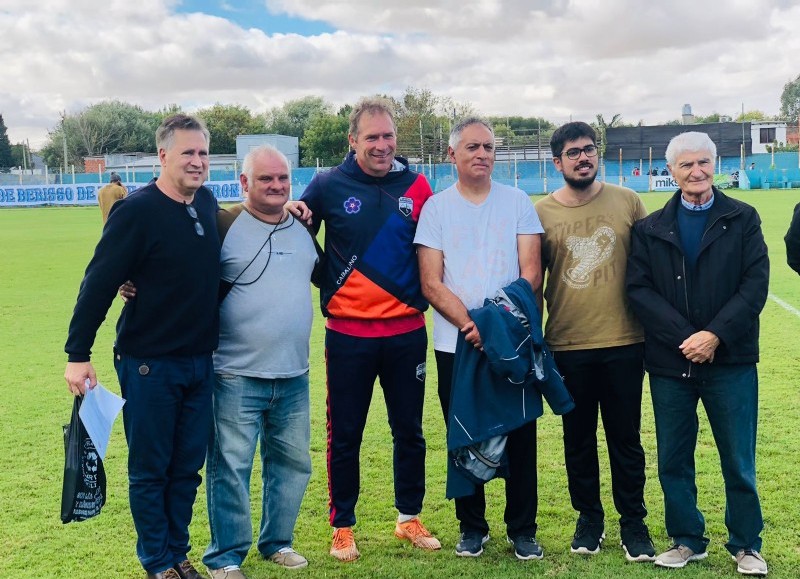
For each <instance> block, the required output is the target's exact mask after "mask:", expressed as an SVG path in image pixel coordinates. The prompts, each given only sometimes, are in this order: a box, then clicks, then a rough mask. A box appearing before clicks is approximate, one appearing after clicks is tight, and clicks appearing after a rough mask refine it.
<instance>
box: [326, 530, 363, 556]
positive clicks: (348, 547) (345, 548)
mask: <svg viewBox="0 0 800 579" xmlns="http://www.w3.org/2000/svg"><path fill="white" fill-rule="evenodd" d="M331 555H333V556H334V557H336V558H337V559H339V561H342V562H343V563H347V562H349V561H355V560H356V559H358V558H359V557H360V556H361V553H359V552H358V548H357V547H356V539H355V537H353V529H352V528H351V527H342V528H341V529H335V530H334V531H333V544H332V545H331Z"/></svg>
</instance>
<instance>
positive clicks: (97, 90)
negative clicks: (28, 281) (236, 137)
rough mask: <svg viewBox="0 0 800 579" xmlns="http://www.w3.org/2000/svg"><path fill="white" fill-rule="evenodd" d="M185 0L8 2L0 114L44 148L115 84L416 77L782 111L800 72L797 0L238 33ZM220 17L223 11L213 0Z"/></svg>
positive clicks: (250, 91) (405, 81)
mask: <svg viewBox="0 0 800 579" xmlns="http://www.w3.org/2000/svg"><path fill="white" fill-rule="evenodd" d="M176 5H177V0H140V1H138V2H135V3H132V2H129V1H128V0H109V1H107V2H104V3H103V4H102V6H101V7H99V8H98V3H97V2H95V1H90V0H78V1H74V2H70V3H69V4H68V5H67V3H65V2H63V0H42V1H40V2H36V3H23V2H16V3H13V4H12V3H10V2H8V0H0V31H2V33H0V78H2V79H3V82H2V83H1V84H0V114H3V117H4V120H5V123H6V125H7V126H8V127H9V137H10V138H11V141H12V142H17V141H19V140H22V139H24V138H30V140H31V144H32V145H33V146H38V145H41V144H42V143H43V141H44V139H45V138H46V133H47V130H48V129H50V128H53V127H54V126H55V125H56V124H57V123H58V119H59V117H60V114H61V112H62V111H65V110H66V111H76V110H79V109H81V108H82V107H84V106H86V105H87V104H90V103H93V102H97V101H100V100H104V99H112V98H118V99H121V100H124V101H127V102H131V103H135V104H139V105H141V106H143V107H145V108H148V109H153V110H154V109H158V108H161V107H163V106H165V105H168V104H170V103H178V104H180V105H182V106H184V107H187V108H189V109H190V110H191V109H192V108H198V107H202V106H208V105H210V104H213V103H215V102H222V103H237V104H243V105H246V106H249V107H251V109H253V110H254V111H256V112H262V111H264V110H265V109H266V108H268V107H271V106H275V105H279V104H281V103H282V102H284V101H285V100H288V99H291V98H298V97H300V96H304V95H307V94H319V95H322V96H324V97H325V98H327V99H329V100H331V101H332V102H333V103H334V104H336V105H341V104H344V103H347V102H354V101H355V100H356V99H357V98H358V97H360V96H362V95H365V94H372V93H376V92H384V93H390V94H395V95H399V94H401V93H402V91H403V89H404V88H405V87H407V86H416V87H425V88H430V89H431V90H433V91H434V92H435V93H437V94H440V95H442V96H450V97H452V98H453V99H455V100H456V101H469V102H471V103H473V104H474V105H475V106H476V108H477V109H478V110H480V111H481V112H483V113H484V114H498V115H503V114H509V115H511V114H517V115H526V116H534V115H535V116H543V117H545V118H549V119H551V120H552V121H554V122H563V121H566V120H568V119H569V118H570V117H571V118H574V119H585V120H590V119H593V118H594V116H595V115H596V114H598V113H602V114H604V115H606V116H610V115H613V114H615V113H621V114H622V116H623V118H624V119H625V120H626V121H629V122H632V121H638V120H644V121H645V122H646V123H657V122H662V121H666V120H669V119H674V118H678V117H679V115H680V110H681V106H682V105H683V104H684V103H690V104H692V106H693V109H694V111H695V113H697V114H709V113H711V112H714V111H717V112H720V113H723V114H730V115H735V114H737V113H738V112H739V111H740V109H741V106H742V103H744V106H745V108H746V109H747V110H751V109H761V110H763V111H765V112H766V113H768V114H775V113H777V111H778V108H779V98H780V93H781V91H782V89H783V85H784V84H785V83H786V82H787V81H789V80H792V79H793V78H795V77H796V76H797V75H798V73H800V67H798V65H797V60H796V58H795V55H796V54H798V53H799V52H800V37H798V35H797V34H796V31H795V30H794V29H793V28H794V27H795V23H797V22H800V7H798V6H796V3H795V2H793V1H791V0H762V1H761V2H759V3H757V5H756V4H754V3H752V2H751V1H749V0H748V1H745V0H707V1H706V2H704V3H702V5H701V4H700V3H698V2H697V0H673V1H672V2H670V3H643V2H639V1H638V0H553V1H548V0H532V1H531V0H528V1H526V0H506V1H502V0H459V1H457V0H440V1H438V2H436V1H430V0H407V1H406V2H404V3H397V2H396V1H391V2H390V1H388V0H371V1H366V0H348V1H345V0H333V1H330V2H325V3H324V4H322V5H320V3H318V2H316V1H315V0H291V1H290V0H265V9H269V10H270V11H272V12H273V13H280V14H288V15H290V16H296V17H302V18H305V19H316V20H321V21H323V22H325V23H326V24H328V25H329V26H331V27H333V28H335V29H337V30H338V32H335V33H332V34H321V35H317V36H309V37H304V36H300V35H297V34H274V35H267V34H265V33H263V32H262V31H260V30H257V29H249V30H245V29H242V28H241V27H239V26H237V25H235V24H233V23H232V22H230V21H228V20H225V19H224V18H221V17H217V16H213V15H208V14H199V13H196V14H188V15H187V14H178V13H176V12H175V7H176ZM220 13H221V14H222V15H223V16H224V14H225V11H224V10H223V11H221V12H220Z"/></svg>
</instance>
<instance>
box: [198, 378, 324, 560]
mask: <svg viewBox="0 0 800 579" xmlns="http://www.w3.org/2000/svg"><path fill="white" fill-rule="evenodd" d="M310 439H311V422H310V416H309V394H308V373H306V374H303V375H301V376H297V377H296V378H282V379H263V378H250V377H247V376H233V375H229V374H217V383H216V386H215V387H214V432H213V433H212V438H211V443H210V445H209V447H208V464H207V466H206V494H207V497H208V520H209V524H210V526H211V543H210V544H209V546H208V549H206V552H205V555H203V563H204V564H205V565H206V566H207V567H209V568H211V569H220V568H222V567H226V566H228V565H241V564H242V561H244V558H245V557H246V556H247V552H248V551H249V550H250V546H251V545H252V544H253V528H252V524H251V518H250V475H251V472H252V469H253V455H254V454H255V450H256V442H259V443H260V448H261V468H262V470H261V479H262V496H261V528H260V531H259V535H258V551H259V552H260V553H261V554H262V555H263V556H265V557H269V556H270V555H272V554H273V553H275V552H276V551H278V550H279V549H281V548H283V547H291V546H292V535H293V533H294V525H295V522H296V521H297V515H298V513H299V512H300V503H301V502H302V500H303V494H304V493H305V490H306V485H307V484H308V479H309V478H310V476H311V455H310V452H309V444H310Z"/></svg>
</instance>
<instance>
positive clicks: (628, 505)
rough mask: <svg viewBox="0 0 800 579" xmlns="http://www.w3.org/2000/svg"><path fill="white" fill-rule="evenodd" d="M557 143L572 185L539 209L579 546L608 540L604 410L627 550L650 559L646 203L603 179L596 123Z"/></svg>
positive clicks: (573, 126)
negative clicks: (638, 257)
mask: <svg viewBox="0 0 800 579" xmlns="http://www.w3.org/2000/svg"><path fill="white" fill-rule="evenodd" d="M550 147H551V149H552V152H553V163H554V164H555V166H556V169H558V170H559V172H561V174H562V175H563V177H564V182H565V184H564V186H563V187H561V188H560V189H558V190H557V191H555V192H554V193H552V194H551V195H548V196H547V197H546V198H544V199H541V200H540V201H538V202H537V203H536V211H537V213H538V214H539V219H540V220H541V222H542V225H543V227H544V235H542V265H543V267H545V268H546V270H547V280H546V284H545V290H544V297H545V300H546V302H547V315H548V317H547V322H546V324H545V341H546V342H547V344H548V346H550V349H551V350H552V351H553V355H554V357H555V361H556V364H557V365H558V368H559V371H560V372H561V373H562V374H563V375H564V384H565V385H566V387H567V389H568V390H569V392H570V394H572V397H573V398H574V399H575V405H576V406H575V410H573V411H572V412H570V413H568V414H565V415H564V416H563V417H562V419H563V427H564V455H565V462H566V467H567V478H568V483H569V493H570V498H571V500H572V506H573V508H574V509H575V510H577V511H578V513H579V517H578V522H577V525H576V529H575V535H574V538H573V540H572V545H571V551H572V552H573V553H578V554H583V555H595V554H597V553H599V552H600V544H601V543H602V541H603V539H604V538H605V532H604V531H605V526H604V511H603V505H602V503H601V501H600V468H599V463H598V456H597V414H598V408H599V410H600V414H601V416H602V418H603V427H604V429H605V433H606V441H607V445H608V454H609V459H610V465H611V482H612V492H613V497H614V505H615V507H616V509H617V511H618V512H619V514H620V537H621V543H622V548H623V550H624V552H625V556H626V557H627V559H628V560H630V561H652V560H653V559H654V557H655V549H654V547H653V542H652V540H651V539H650V534H649V532H648V529H647V526H646V525H645V523H644V518H645V516H646V515H647V510H646V508H645V506H644V483H645V473H644V468H645V459H644V451H643V449H642V445H641V442H640V438H639V427H640V423H641V403H642V380H643V378H644V361H643V353H644V352H643V341H644V334H643V332H642V328H641V327H640V325H639V323H638V322H637V320H636V318H635V317H634V315H633V313H632V312H631V310H630V308H629V307H628V303H627V300H626V297H625V268H626V264H627V258H628V252H629V250H630V230H631V227H632V226H633V223H634V222H635V221H637V220H638V219H641V218H642V217H644V216H645V215H646V211H645V209H644V205H643V204H642V202H641V200H640V199H639V196H638V195H637V194H636V193H635V192H633V191H631V190H630V189H626V188H623V187H617V186H614V185H609V184H607V183H602V182H600V181H597V180H596V177H597V165H598V163H597V160H598V155H597V153H598V149H597V144H596V137H595V132H594V130H593V129H592V128H591V127H590V126H589V125H587V124H586V123H582V122H571V123H567V124H566V125H564V126H562V127H560V128H559V129H557V130H556V131H555V133H553V137H552V139H551V141H550Z"/></svg>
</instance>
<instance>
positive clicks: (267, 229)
mask: <svg viewBox="0 0 800 579" xmlns="http://www.w3.org/2000/svg"><path fill="white" fill-rule="evenodd" d="M240 181H241V185H242V188H243V190H244V193H245V197H246V200H245V201H244V203H242V204H241V205H237V206H235V207H233V208H232V209H229V210H227V211H222V212H220V214H219V219H218V223H219V230H220V237H221V238H222V249H221V258H220V259H221V266H222V286H221V288H222V291H221V292H220V297H222V296H224V297H222V303H221V304H220V336H219V348H218V349H217V351H216V352H215V353H214V371H215V373H216V385H215V388H214V435H213V438H212V440H211V442H210V445H209V449H208V460H207V469H206V485H207V487H206V490H207V495H208V518H209V524H210V527H211V543H210V544H209V546H208V549H207V550H206V552H205V555H204V556H203V563H204V564H205V565H206V567H208V570H209V573H210V574H211V576H212V577H226V578H228V579H230V578H241V577H244V574H243V573H242V571H241V570H240V569H239V566H240V565H241V564H242V561H244V559H245V557H246V556H247V553H248V551H249V550H250V546H251V545H252V542H253V532H252V528H251V517H250V475H251V472H252V467H253V454H254V453H255V449H256V442H260V448H261V461H262V469H261V478H262V483H263V489H262V501H263V506H262V520H261V526H260V530H259V534H258V542H257V548H258V551H259V553H260V554H261V555H262V556H263V557H264V558H266V559H268V560H271V561H273V562H275V563H277V564H278V565H281V566H283V567H287V568H300V567H305V566H306V565H307V564H308V561H306V559H305V558H304V557H303V556H302V555H300V554H298V553H296V552H295V551H294V550H293V549H292V538H293V533H294V526H295V522H296V521H297V515H298V513H299V511H300V503H301V501H302V499H303V494H304V493H305V489H306V485H307V484H308V479H309V477H310V475H311V457H310V453H309V440H310V420H309V390H308V353H309V345H308V343H309V337H310V334H311V321H312V319H313V312H312V305H311V287H310V283H309V282H310V279H311V273H312V271H313V269H314V267H315V264H316V262H317V252H316V248H315V245H314V242H313V240H312V237H311V235H310V234H309V232H308V230H306V229H305V227H304V226H303V224H302V223H300V222H299V221H297V220H295V218H294V216H293V215H291V214H290V213H289V212H287V211H286V210H285V209H284V204H285V203H286V201H287V200H288V198H289V188H290V183H291V180H290V173H289V164H288V162H287V160H286V157H284V156H283V154H282V153H280V152H279V151H278V150H277V149H274V148H272V147H259V148H256V149H254V150H252V151H251V152H250V153H249V154H248V155H247V156H246V157H245V159H244V163H243V165H242V175H241V177H240Z"/></svg>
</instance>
